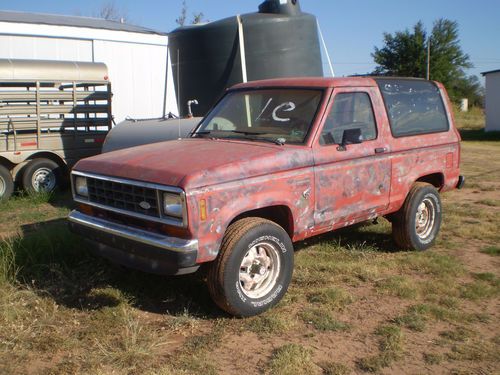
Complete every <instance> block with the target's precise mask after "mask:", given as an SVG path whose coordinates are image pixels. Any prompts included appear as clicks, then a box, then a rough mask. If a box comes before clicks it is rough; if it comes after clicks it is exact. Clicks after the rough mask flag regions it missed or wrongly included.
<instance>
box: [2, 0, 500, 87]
mask: <svg viewBox="0 0 500 375" xmlns="http://www.w3.org/2000/svg"><path fill="white" fill-rule="evenodd" d="M262 1H263V0H229V1H228V0H226V1H223V0H186V2H187V5H188V16H189V17H191V16H192V14H194V13H195V12H196V13H198V12H202V13H203V14H204V16H205V19H208V20H210V21H216V20H219V19H222V18H225V17H230V16H233V15H236V14H244V13H251V12H255V11H256V10H257V8H258V5H259V4H260V3H261V2H262ZM107 2H109V1H107V0H71V1H69V0H44V1H40V0H18V1H13V0H0V10H13V11H24V12H36V13H51V14H66V15H82V16H92V15H95V14H96V12H97V11H98V10H99V9H100V8H101V7H102V5H103V4H105V3H107ZM299 2H300V4H301V7H302V10H303V11H305V12H307V13H311V14H314V15H315V16H316V17H317V18H318V20H319V23H320V27H321V29H322V33H323V35H324V38H325V42H326V46H327V49H328V52H329V54H330V57H331V59H332V63H333V68H334V73H335V76H338V77H340V76H346V75H351V74H363V73H369V72H371V71H373V69H374V68H375V64H374V63H373V58H372V56H371V54H372V53H373V51H374V47H375V46H377V47H379V48H380V47H382V46H383V33H394V32H396V31H402V30H404V29H407V28H410V29H411V28H412V27H413V25H415V23H417V22H418V21H422V22H423V23H424V25H425V27H426V28H427V30H428V31H429V32H430V30H431V28H432V24H433V22H434V21H435V20H437V19H439V18H447V19H450V20H454V21H457V22H458V25H459V38H460V42H461V47H462V50H463V51H464V52H465V53H466V54H468V55H469V57H470V60H471V62H472V64H473V65H474V68H472V69H469V70H468V71H467V73H468V74H474V75H478V76H480V73H481V72H484V71H489V70H496V69H500V19H499V16H500V0H476V1H470V0H418V1H409V0H383V1H382V0H379V1H374V0H356V1H338V0H301V1H300V0H299ZM114 4H115V5H116V7H117V8H118V9H119V10H120V11H121V12H123V13H124V14H125V15H126V18H127V20H128V22H129V23H132V24H136V25H140V26H144V27H148V28H152V29H155V30H158V31H163V32H169V31H171V30H173V29H175V28H176V27H177V25H176V23H175V20H176V18H177V17H178V16H179V14H180V11H181V7H182V0H140V1H138V0H121V1H120V0H115V1H114ZM324 69H325V71H326V70H328V67H327V65H326V63H325V66H324ZM431 69H432V68H431ZM480 78H481V77H480ZM481 82H484V80H483V79H482V78H481Z"/></svg>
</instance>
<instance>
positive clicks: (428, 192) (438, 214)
mask: <svg viewBox="0 0 500 375" xmlns="http://www.w3.org/2000/svg"><path fill="white" fill-rule="evenodd" d="M425 199H430V200H432V202H433V203H434V207H435V211H434V216H435V218H434V226H433V228H432V230H431V232H430V233H429V235H428V236H427V237H426V238H425V239H422V238H420V237H419V236H418V235H417V231H416V214H417V211H418V206H419V205H420V204H421V203H422V202H423V201H424V200H425ZM442 212H443V211H442V207H441V199H440V197H439V193H438V191H437V190H436V189H435V188H434V187H431V186H426V187H422V188H420V189H419V190H418V191H417V192H416V193H415V195H414V196H413V199H412V201H411V202H410V205H409V207H408V216H407V225H408V227H407V228H406V230H407V231H408V234H409V238H410V241H411V243H412V246H413V248H415V249H416V250H419V251H423V250H427V249H428V248H429V247H431V246H432V245H433V244H434V242H435V241H436V238H437V235H438V233H439V229H440V227H441V221H442Z"/></svg>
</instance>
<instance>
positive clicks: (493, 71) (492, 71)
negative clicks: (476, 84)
mask: <svg viewBox="0 0 500 375" xmlns="http://www.w3.org/2000/svg"><path fill="white" fill-rule="evenodd" d="M499 72H500V69H496V70H490V71H487V72H482V73H481V74H482V75H483V76H485V75H486V74H491V73H499Z"/></svg>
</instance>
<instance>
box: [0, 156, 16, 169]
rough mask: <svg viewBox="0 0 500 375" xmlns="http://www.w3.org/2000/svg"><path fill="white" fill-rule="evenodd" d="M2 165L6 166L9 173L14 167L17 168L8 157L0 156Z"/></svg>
mask: <svg viewBox="0 0 500 375" xmlns="http://www.w3.org/2000/svg"><path fill="white" fill-rule="evenodd" d="M0 165H2V166H4V167H5V168H7V169H8V170H9V171H11V170H12V169H14V167H15V166H16V164H15V163H13V162H11V161H10V160H9V159H7V158H6V157H3V156H0Z"/></svg>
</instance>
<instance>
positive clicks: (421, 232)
mask: <svg viewBox="0 0 500 375" xmlns="http://www.w3.org/2000/svg"><path fill="white" fill-rule="evenodd" d="M441 220H442V212H441V199H440V197H439V192H438V191H437V190H436V188H435V187H434V186H432V185H430V184H427V183H424V182H417V183H416V184H414V185H413V187H412V188H411V190H410V192H409V193H408V196H407V197H406V200H405V203H404V205H403V207H402V208H401V210H400V211H399V212H398V213H397V214H396V215H394V217H393V221H392V233H393V236H394V241H395V242H396V244H397V245H398V246H399V247H401V248H404V249H411V250H426V249H428V248H429V247H431V246H432V245H433V244H434V242H435V240H436V237H437V235H438V233H439V229H440V227H441Z"/></svg>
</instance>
